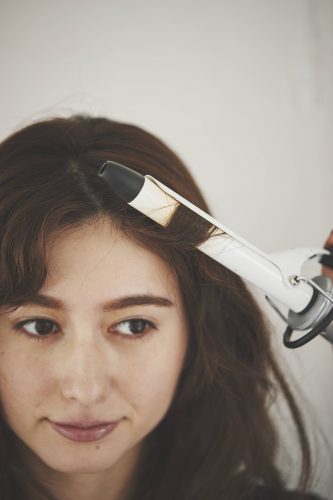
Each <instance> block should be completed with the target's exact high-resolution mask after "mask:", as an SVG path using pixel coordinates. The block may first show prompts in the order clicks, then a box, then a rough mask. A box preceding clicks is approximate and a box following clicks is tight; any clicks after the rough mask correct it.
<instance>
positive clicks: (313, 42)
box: [0, 0, 333, 498]
mask: <svg viewBox="0 0 333 500" xmlns="http://www.w3.org/2000/svg"><path fill="white" fill-rule="evenodd" d="M332 49H333V1H331V0H205V1H204V0H192V1H190V0H168V1H162V0H136V1H134V0H122V1H116V0H109V1H106V0H96V1H94V2H88V1H87V0H80V1H78V0H76V1H75V0H74V1H66V2H65V1H64V0H62V1H61V0H60V1H58V2H54V1H51V0H25V1H22V0H20V1H19V0H1V3H0V56H1V65H0V71H1V74H0V88H1V92H0V109H1V121H0V138H4V137H5V136H6V135H7V134H9V133H10V132H12V131H13V130H14V129H16V128H19V127H21V126H23V125H26V124H28V123H29V122H30V121H31V120H35V119H37V118H43V117H47V116H50V115H55V114H57V115H59V114H61V115H68V114H70V113H71V112H77V111H81V112H83V111H84V112H89V113H92V114H94V115H99V114H101V115H106V116H108V117H110V118H113V119H119V120H121V121H127V122H132V123H134V124H137V125H139V126H142V127H144V128H146V129H148V130H149V131H151V132H153V133H155V134H156V135H158V136H160V137H161V138H162V139H164V140H165V141H166V142H167V143H168V144H169V145H170V146H171V147H172V148H173V149H175V150H176V151H177V152H178V153H179V154H180V156H181V157H182V158H183V159H184V160H185V162H187V164H188V166H189V167H190V169H191V170H192V172H193V173H194V176H195V178H196V179H197V181H198V182H199V184H200V186H201V188H202V190H203V192H204V193H205V194H206V196H207V198H208V200H209V202H210V206H211V208H212V209H213V213H214V215H215V216H216V217H218V218H219V219H220V220H221V221H222V222H223V223H224V224H225V225H227V226H228V227H230V228H232V229H233V230H234V231H235V232H237V233H238V234H240V235H241V236H243V237H244V238H245V239H247V240H248V241H250V242H252V243H253V244H254V245H256V246H257V247H260V248H261V249H262V250H265V251H267V252H274V251H278V250H283V249H287V248H292V247H297V246H318V247H321V246H322V244H323V242H324V240H325V239H326V237H327V235H328V233H329V232H330V230H331V229H332V227H333V211H332V209H333V192H332V190H333V171H332V157H333V155H332V153H333V151H332V142H333V141H332V137H333V113H332V111H333V90H332V89H333V64H332V61H333V59H332ZM316 270H317V271H318V272H319V267H318V268H316ZM258 300H259V301H260V302H262V303H263V307H265V308H266V309H267V307H266V305H265V303H264V302H263V299H262V296H261V295H260V294H259V295H258ZM269 315H270V317H271V321H272V323H273V325H274V326H275V330H276V333H275V334H274V335H275V336H276V338H275V340H276V344H277V347H276V349H277V352H278V354H279V355H280V357H281V358H282V361H283V362H284V363H285V364H286V369H287V370H289V371H290V373H291V376H292V377H293V378H294V379H295V380H296V381H297V382H298V383H299V384H300V385H301V386H302V387H303V390H304V393H305V397H306V399H307V400H308V402H306V401H304V402H303V403H302V404H303V407H304V411H305V412H306V414H307V415H309V419H311V421H312V423H313V425H315V426H318V425H320V426H322V428H323V430H324V431H325V432H326V434H327V435H328V441H329V442H330V445H331V446H332V447H333V398H332V380H333V354H332V352H333V348H332V347H331V346H330V344H328V343H327V342H326V341H325V340H324V339H322V338H317V339H315V340H314V341H313V342H312V343H311V344H309V345H308V346H305V347H303V348H301V349H299V350H297V351H294V350H293V351H289V350H287V349H286V348H284V347H281V333H280V332H282V330H283V327H284V325H283V324H282V323H281V322H280V320H278V319H277V318H276V317H275V313H274V314H272V313H271V312H270V311H269ZM284 420H287V419H286V418H284ZM283 425H284V424H283ZM284 428H285V434H286V436H287V442H288V445H289V448H290V449H291V448H292V442H293V436H292V431H288V430H287V425H285V427H284ZM289 451H290V450H289ZM295 456H296V455H295ZM317 460H318V467H317V472H316V479H315V485H314V489H315V491H317V492H319V493H321V494H322V495H326V496H327V497H329V498H333V493H332V492H333V473H332V469H333V460H332V457H329V456H328V452H327V451H325V449H324V447H323V445H322V444H320V445H319V452H318V454H317ZM289 466H290V465H288V464H287V465H286V462H285V463H284V469H285V470H286V474H287V475H288V476H289V477H290V484H291V485H292V483H293V479H292V477H293V476H292V474H290V473H289V472H288V467H289Z"/></svg>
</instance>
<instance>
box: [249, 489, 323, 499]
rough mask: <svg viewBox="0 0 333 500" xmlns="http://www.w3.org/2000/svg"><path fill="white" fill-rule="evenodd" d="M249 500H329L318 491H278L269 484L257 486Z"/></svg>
mask: <svg viewBox="0 0 333 500" xmlns="http://www.w3.org/2000/svg"><path fill="white" fill-rule="evenodd" d="M249 500H328V499H325V498H323V497H320V496H318V495H317V494H316V493H300V492H297V491H284V492H277V491H276V490H274V489H272V488H270V487H267V486H257V487H256V489H255V491H254V493H253V495H252V496H251V498H249Z"/></svg>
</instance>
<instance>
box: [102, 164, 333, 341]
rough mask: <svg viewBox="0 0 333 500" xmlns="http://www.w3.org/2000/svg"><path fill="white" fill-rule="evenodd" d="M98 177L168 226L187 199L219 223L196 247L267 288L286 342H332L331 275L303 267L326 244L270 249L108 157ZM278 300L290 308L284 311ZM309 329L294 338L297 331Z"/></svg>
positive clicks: (322, 252) (200, 212)
mask: <svg viewBox="0 0 333 500" xmlns="http://www.w3.org/2000/svg"><path fill="white" fill-rule="evenodd" d="M98 175H99V177H101V179H102V180H103V181H105V182H106V184H107V185H108V187H109V188H110V189H111V190H112V191H113V192H114V193H115V194H116V195H118V196H119V197H120V198H122V199H123V200H124V201H126V202H127V203H128V204H129V205H130V206H132V207H133V208H135V209H137V210H138V211H140V212H141V213H143V214H144V215H146V216H147V217H149V218H150V219H153V220H154V221H155V222H157V223H158V224H160V225H162V226H167V224H168V223H169V221H170V220H171V219H172V217H173V215H174V213H175V211H176V210H177V208H178V207H179V205H184V206H185V207H187V208H188V209H190V210H192V211H193V212H195V213H196V214H197V215H199V216H200V217H202V218H203V219H205V220H206V221H208V222H209V223H210V224H212V226H214V227H215V230H214V231H213V234H212V236H211V237H209V238H208V239H207V240H206V241H204V242H203V243H202V244H200V245H199V246H198V247H197V248H198V249H199V250H200V251H201V252H203V253H205V254H206V255H208V256H209V257H211V258H213V259H214V260H216V261H217V262H219V263H220V264H222V265H224V266H225V267H227V268H228V269H230V270H231V271H233V272H234V273H236V274H238V275H239V276H240V277H242V278H243V279H245V280H246V281H248V282H249V283H252V284H253V285H255V286H257V287H258V288H260V289H261V290H263V291H264V293H265V297H266V299H267V301H268V303H269V304H270V306H271V307H272V308H273V309H274V310H275V311H276V312H277V313H278V314H279V316H280V317H281V318H282V319H283V320H284V321H285V323H286V324H287V327H286V330H285V332H284V335H283V343H284V345H285V346H286V347H289V348H296V347H300V346H302V345H304V344H306V343H307V342H309V341H310V340H312V339H313V338H315V337H316V336H317V335H319V334H321V335H322V336H323V337H324V338H326V339H327V340H328V341H330V342H332V343H333V329H331V328H332V324H331V322H332V321H333V283H332V281H331V280H330V279H329V278H328V277H326V276H322V275H320V276H316V277H314V278H312V279H310V278H308V277H306V276H303V275H302V273H301V268H302V266H303V264H304V262H305V261H307V260H308V259H314V258H317V259H318V258H320V257H321V256H324V257H323V258H326V259H329V258H330V257H328V255H329V254H330V252H329V251H328V250H325V249H322V248H296V249H291V250H285V251H283V252H279V253H275V254H266V253H264V252H262V251H261V250H259V249H258V248H256V247H254V246H253V245H252V244H250V243H249V242H247V241H246V240H244V238H242V237H241V236H239V235H237V234H236V233H234V232H233V231H232V230H231V229H229V228H227V227H226V226H225V225H223V224H221V223H220V222H219V221H218V220H216V219H215V218H213V217H212V216H211V215H209V214H207V213H206V212H204V211H203V210H201V209H200V208H198V207H197V206H195V205H193V204H192V203H191V202H190V201H188V200H186V199H185V198H183V197H182V196H180V195H179V194H178V193H176V192H175V191H173V190H172V189H170V188H168V187H167V186H165V185H164V184H162V183H161V182H159V181H158V180H157V179H155V178H154V177H151V176H150V175H145V176H143V175H141V174H139V173H138V172H135V171H134V170H131V169H130V168H128V167H125V166H124V165H120V164H119V163H115V162H113V161H107V162H105V163H104V164H103V165H102V166H101V168H100V170H99V172H98ZM275 300H277V301H279V302H281V303H282V304H284V305H285V306H287V307H288V308H289V312H288V315H287V316H284V315H283V314H282V313H281V311H280V309H279V307H278V306H277V304H276V303H275ZM306 330H309V331H307V332H306V333H305V334H304V335H303V336H301V337H300V338H298V339H296V340H291V336H292V333H293V332H294V331H306Z"/></svg>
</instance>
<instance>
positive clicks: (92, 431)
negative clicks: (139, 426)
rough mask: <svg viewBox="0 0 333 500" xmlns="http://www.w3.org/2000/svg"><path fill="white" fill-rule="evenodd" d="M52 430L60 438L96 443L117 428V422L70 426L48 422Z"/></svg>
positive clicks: (77, 423)
mask: <svg viewBox="0 0 333 500" xmlns="http://www.w3.org/2000/svg"><path fill="white" fill-rule="evenodd" d="M49 422H50V424H51V426H52V427H53V429H54V430H55V431H56V432H57V433H58V434H60V435H61V436H63V437H65V438H67V439H71V440H72V441H80V442H87V441H97V440H99V439H102V438H103V437H104V436H106V435H107V434H110V432H112V431H113V429H114V428H115V427H116V426H117V424H118V422H119V421H117V422H102V423H98V424H96V423H87V422H86V423H85V422H75V425H74V424H73V423H71V424H67V423H66V424H65V423H62V422H52V421H51V420H49Z"/></svg>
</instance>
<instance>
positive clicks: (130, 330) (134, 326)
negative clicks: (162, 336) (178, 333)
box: [111, 318, 156, 337]
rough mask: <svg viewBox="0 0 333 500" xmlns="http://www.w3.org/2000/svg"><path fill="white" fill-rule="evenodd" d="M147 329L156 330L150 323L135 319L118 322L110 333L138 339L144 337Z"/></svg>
mask: <svg viewBox="0 0 333 500" xmlns="http://www.w3.org/2000/svg"><path fill="white" fill-rule="evenodd" d="M147 329H156V327H155V325H154V324H153V323H152V322H151V321H148V320H146V319H142V318H135V319H127V320H124V321H120V323H117V324H116V325H114V326H113V327H112V328H111V331H112V332H116V333H120V334H121V335H127V336H129V337H139V336H143V335H145V333H146V332H145V331H146V330H147Z"/></svg>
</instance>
